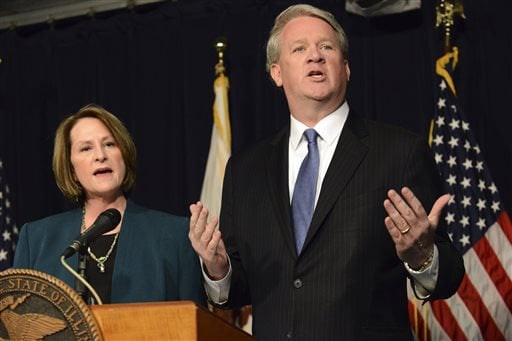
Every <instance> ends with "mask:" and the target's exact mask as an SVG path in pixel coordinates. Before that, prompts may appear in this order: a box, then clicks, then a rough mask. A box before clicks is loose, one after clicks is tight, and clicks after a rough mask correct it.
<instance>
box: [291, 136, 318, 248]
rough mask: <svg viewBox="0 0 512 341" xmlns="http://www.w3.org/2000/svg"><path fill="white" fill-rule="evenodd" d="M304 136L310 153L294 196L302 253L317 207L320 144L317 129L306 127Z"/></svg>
mask: <svg viewBox="0 0 512 341" xmlns="http://www.w3.org/2000/svg"><path fill="white" fill-rule="evenodd" d="M304 137H306V139H307V141H308V154H307V155H306V157H305V158H304V160H303V161H302V164H301V165H300V170H299V174H298V176H297V181H296V182H295V189H294V190H293V198H292V214H293V225H294V231H295V246H296V248H297V253H298V254H300V252H301V250H302V245H303V244H304V240H306V235H307V233H308V229H309V224H310V223H311V218H312V216H313V211H314V208H315V195H316V182H317V178H318V165H319V163H320V157H319V155H318V145H317V143H316V137H317V132H316V131H315V129H306V130H305V131H304Z"/></svg>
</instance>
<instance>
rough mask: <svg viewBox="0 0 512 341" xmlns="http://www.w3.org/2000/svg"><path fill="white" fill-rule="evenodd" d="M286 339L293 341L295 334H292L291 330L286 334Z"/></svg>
mask: <svg viewBox="0 0 512 341" xmlns="http://www.w3.org/2000/svg"><path fill="white" fill-rule="evenodd" d="M286 338H287V339H288V340H291V339H292V338H293V334H292V331H291V330H290V331H289V332H288V333H286Z"/></svg>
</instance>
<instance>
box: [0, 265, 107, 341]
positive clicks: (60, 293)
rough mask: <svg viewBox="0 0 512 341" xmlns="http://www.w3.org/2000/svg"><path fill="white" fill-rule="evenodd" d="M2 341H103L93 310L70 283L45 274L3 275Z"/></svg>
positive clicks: (0, 287) (20, 271) (10, 272)
mask: <svg viewBox="0 0 512 341" xmlns="http://www.w3.org/2000/svg"><path fill="white" fill-rule="evenodd" d="M0 340H45V341H50V340H79V341H86V340H87V341H88V340H93V341H101V340H102V337H101V332H100V331H99V327H98V325H97V323H96V320H95V319H94V317H93V315H92V313H91V311H90V309H89V307H88V306H87V305H86V304H85V302H84V301H83V300H82V298H81V297H80V296H78V294H77V293H76V292H75V291H74V290H73V289H71V288H70V287H69V286H68V285H67V284H66V283H64V282H63V281H61V280H60V279H58V278H55V277H53V276H51V275H48V274H45V273H43V272H39V271H35V270H29V269H8V270H6V271H3V272H0Z"/></svg>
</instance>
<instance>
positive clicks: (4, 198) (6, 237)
mask: <svg viewBox="0 0 512 341" xmlns="http://www.w3.org/2000/svg"><path fill="white" fill-rule="evenodd" d="M17 240H18V227H17V226H16V224H15V223H14V221H13V219H12V208H11V202H10V201H9V185H8V184H7V181H6V179H5V174H4V167H3V162H2V160H1V159H0V271H2V270H5V269H7V268H9V267H11V265H12V259H13V255H14V248H15V246H16V241H17Z"/></svg>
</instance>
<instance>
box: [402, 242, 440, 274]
mask: <svg viewBox="0 0 512 341" xmlns="http://www.w3.org/2000/svg"><path fill="white" fill-rule="evenodd" d="M433 259H434V247H433V246H432V251H430V254H429V255H428V257H427V259H426V260H425V261H424V262H423V263H422V264H421V265H420V266H419V267H412V266H411V265H410V264H409V263H407V262H404V263H405V265H406V267H407V268H408V269H409V270H410V271H412V272H424V271H425V270H427V269H428V268H430V266H431V265H432V261H433Z"/></svg>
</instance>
